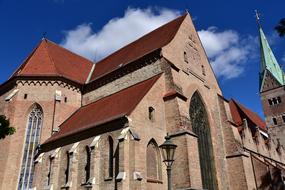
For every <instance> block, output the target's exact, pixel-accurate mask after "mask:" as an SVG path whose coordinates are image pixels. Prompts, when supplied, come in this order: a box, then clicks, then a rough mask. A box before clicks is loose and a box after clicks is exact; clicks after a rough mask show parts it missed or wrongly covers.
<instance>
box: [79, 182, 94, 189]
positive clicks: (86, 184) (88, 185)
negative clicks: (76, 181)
mask: <svg viewBox="0 0 285 190" xmlns="http://www.w3.org/2000/svg"><path fill="white" fill-rule="evenodd" d="M81 186H82V187H85V188H91V187H92V186H93V185H92V183H90V182H86V183H83V184H81Z"/></svg>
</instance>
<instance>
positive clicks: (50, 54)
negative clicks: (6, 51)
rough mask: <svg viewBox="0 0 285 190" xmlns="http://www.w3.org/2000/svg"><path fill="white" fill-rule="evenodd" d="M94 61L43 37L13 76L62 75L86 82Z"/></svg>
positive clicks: (82, 82)
mask: <svg viewBox="0 0 285 190" xmlns="http://www.w3.org/2000/svg"><path fill="white" fill-rule="evenodd" d="M92 65H93V63H92V62H91V61H90V60H88V59H86V58H83V57H81V56H79V55H77V54H74V53H72V52H71V51H69V50H67V49H65V48H63V47H61V46H59V45H57V44H55V43H53V42H51V41H49V40H47V39H45V38H44V39H42V41H41V42H40V43H39V45H38V46H37V47H36V48H35V49H34V50H33V52H32V53H31V54H30V55H29V56H28V58H27V59H26V60H25V61H24V63H23V64H22V65H21V66H20V67H19V68H18V69H17V71H16V72H15V73H14V74H13V75H12V77H13V76H60V77H65V78H67V79H69V80H72V81H75V82H78V83H81V84H84V83H85V82H86V79H87V77H88V75H89V72H90V70H91V68H92Z"/></svg>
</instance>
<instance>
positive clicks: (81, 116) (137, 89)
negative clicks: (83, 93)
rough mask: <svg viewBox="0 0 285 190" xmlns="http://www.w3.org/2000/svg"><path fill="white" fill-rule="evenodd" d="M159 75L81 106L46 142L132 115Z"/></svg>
mask: <svg viewBox="0 0 285 190" xmlns="http://www.w3.org/2000/svg"><path fill="white" fill-rule="evenodd" d="M159 77H160V75H156V76H154V77H152V78H150V79H147V80H145V81H143V82H140V83H137V84H135V85H133V86H131V87H128V88H126V89H123V90H121V91H119V92H116V93H114V94H111V95H109V96H107V97H104V98H102V99H100V100H97V101H96V102H93V103H91V104H88V105H85V106H83V107H81V108H79V109H78V110H77V111H76V112H75V113H74V114H73V115H71V117H69V118H68V119H67V120H66V121H64V122H63V123H62V124H61V125H60V126H59V128H60V131H59V132H58V133H55V134H54V135H52V136H51V137H50V138H49V139H48V140H47V141H46V142H45V143H48V142H51V141H55V140H57V139H60V138H62V137H66V136H70V135H73V134H75V133H78V132H82V131H85V130H88V129H90V128H93V127H98V126H99V125H102V124H104V123H107V122H110V121H113V120H115V119H118V118H120V117H124V116H128V115H130V114H131V113H132V111H133V110H134V109H135V108H136V106H137V105H138V103H139V102H140V101H141V100H142V98H143V97H144V96H145V95H146V93H147V92H148V91H149V90H150V89H151V87H152V86H153V85H154V83H155V82H156V81H157V80H158V78H159Z"/></svg>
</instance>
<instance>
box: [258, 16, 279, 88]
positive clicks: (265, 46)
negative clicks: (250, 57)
mask: <svg viewBox="0 0 285 190" xmlns="http://www.w3.org/2000/svg"><path fill="white" fill-rule="evenodd" d="M255 12H256V21H257V25H258V30H259V40H260V55H261V64H260V66H261V67H260V91H262V89H263V84H264V82H265V81H264V80H265V78H266V73H267V72H270V74H271V75H272V76H273V77H274V78H275V79H276V81H277V82H278V83H279V84H280V85H284V73H283V71H282V69H281V67H280V65H279V64H278V62H277V60H276V58H275V56H274V54H273V52H272V50H271V48H270V46H269V43H268V41H267V39H266V36H265V34H264V32H263V30H262V27H261V24H260V17H259V13H258V12H257V11H255Z"/></svg>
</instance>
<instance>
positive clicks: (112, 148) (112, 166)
mask: <svg viewBox="0 0 285 190" xmlns="http://www.w3.org/2000/svg"><path fill="white" fill-rule="evenodd" d="M108 141H109V159H108V160H109V168H108V172H109V177H110V178H112V177H113V168H114V162H113V155H114V141H113V139H112V137H109V138H108Z"/></svg>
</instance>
